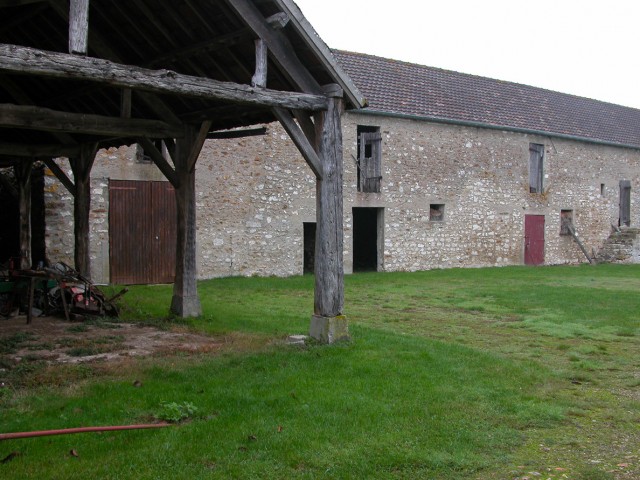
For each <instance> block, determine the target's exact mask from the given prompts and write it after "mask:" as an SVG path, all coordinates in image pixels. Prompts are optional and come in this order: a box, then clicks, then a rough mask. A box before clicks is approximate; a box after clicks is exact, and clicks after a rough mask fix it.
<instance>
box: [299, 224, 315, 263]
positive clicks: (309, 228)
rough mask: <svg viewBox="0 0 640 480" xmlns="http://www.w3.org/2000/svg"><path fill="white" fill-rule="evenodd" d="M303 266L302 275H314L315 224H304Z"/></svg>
mask: <svg viewBox="0 0 640 480" xmlns="http://www.w3.org/2000/svg"><path fill="white" fill-rule="evenodd" d="M303 226H304V260H303V261H304V264H303V267H302V273H304V274H307V273H314V270H315V261H316V223H315V222H304V223H303Z"/></svg>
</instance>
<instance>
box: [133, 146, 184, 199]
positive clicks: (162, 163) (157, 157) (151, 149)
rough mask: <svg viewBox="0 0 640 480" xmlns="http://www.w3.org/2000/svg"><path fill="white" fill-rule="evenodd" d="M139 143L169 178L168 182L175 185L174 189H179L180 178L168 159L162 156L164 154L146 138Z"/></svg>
mask: <svg viewBox="0 0 640 480" xmlns="http://www.w3.org/2000/svg"><path fill="white" fill-rule="evenodd" d="M138 143H139V144H140V145H142V148H143V149H144V151H145V153H146V154H147V155H149V157H151V160H152V161H153V163H155V164H156V166H157V167H158V168H159V169H160V171H161V172H162V174H163V175H164V176H165V177H166V178H167V180H169V182H170V183H171V185H173V188H178V187H179V180H178V176H177V175H176V172H175V170H174V169H173V168H172V167H171V165H169V162H167V159H166V158H164V155H162V152H160V151H159V150H158V149H157V148H156V146H155V145H154V144H153V142H152V141H151V140H149V139H148V138H146V137H141V138H139V139H138Z"/></svg>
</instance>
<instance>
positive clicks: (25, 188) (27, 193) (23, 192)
mask: <svg viewBox="0 0 640 480" xmlns="http://www.w3.org/2000/svg"><path fill="white" fill-rule="evenodd" d="M32 167H33V160H19V161H18V163H16V164H15V166H14V167H13V171H14V173H15V176H16V180H17V183H18V199H19V209H20V265H19V268H21V269H23V270H26V269H28V268H31V169H32Z"/></svg>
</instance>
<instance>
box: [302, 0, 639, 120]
mask: <svg viewBox="0 0 640 480" xmlns="http://www.w3.org/2000/svg"><path fill="white" fill-rule="evenodd" d="M295 1H296V3H297V4H298V6H299V7H300V9H301V10H302V13H303V14H304V15H305V16H306V17H307V19H308V20H309V21H310V22H311V24H312V25H313V26H314V28H315V29H316V31H317V32H318V34H319V35H320V37H322V39H323V40H324V41H325V42H326V43H327V44H328V45H329V47H331V48H338V49H342V50H349V51H353V52H360V53H369V54H372V55H379V56H382V57H387V58H394V59H397V60H405V61H408V62H414V63H419V64H421V65H429V66H432V67H439V68H444V69H448V70H455V71H458V72H464V73H471V74H474V75H481V76H484V77H490V78H496V79H500V80H508V81H512V82H518V83H524V84H527V85H533V86H536V87H542V88H548V89H551V90H557V91H560V92H565V93H571V94H574V95H580V96H584V97H589V98H595V99H598V100H604V101H607V102H612V103H618V104H620V105H626V106H629V107H635V108H640V1H638V0H609V1H608V2H602V1H599V2H595V1H593V0H592V1H589V0H581V1H578V0H434V1H431V0H390V1H389V0H387V1H382V0H295Z"/></svg>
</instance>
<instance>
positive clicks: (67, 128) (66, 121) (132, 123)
mask: <svg viewBox="0 0 640 480" xmlns="http://www.w3.org/2000/svg"><path fill="white" fill-rule="evenodd" d="M0 127H10V128H23V129H29V130H41V131H45V132H67V133H85V134H93V135H101V136H107V137H131V136H145V137H151V138H163V137H180V136H182V135H184V131H183V129H182V128H181V127H180V126H173V125H169V124H167V123H165V122H161V121H159V120H139V119H128V118H119V117H118V118H115V117H106V116H103V115H85V114H80V113H68V112H59V111H56V110H50V109H48V108H41V107H31V106H22V105H12V104H0Z"/></svg>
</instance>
